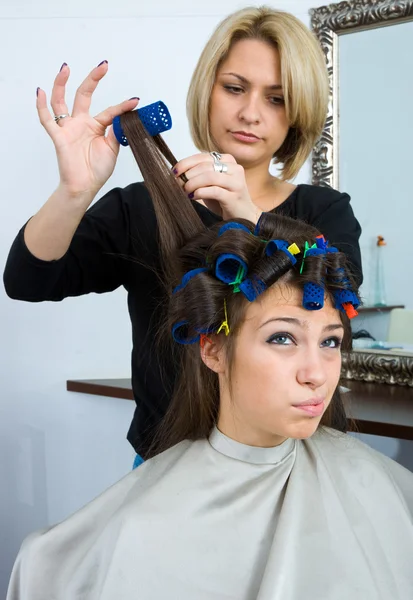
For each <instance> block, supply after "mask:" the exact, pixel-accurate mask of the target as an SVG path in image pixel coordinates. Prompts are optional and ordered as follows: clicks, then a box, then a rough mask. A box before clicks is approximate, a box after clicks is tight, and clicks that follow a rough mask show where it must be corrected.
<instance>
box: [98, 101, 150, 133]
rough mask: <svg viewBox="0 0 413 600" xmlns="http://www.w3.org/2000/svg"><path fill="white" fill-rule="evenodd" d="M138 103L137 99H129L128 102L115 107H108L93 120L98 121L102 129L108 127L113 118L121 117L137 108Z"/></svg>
mask: <svg viewBox="0 0 413 600" xmlns="http://www.w3.org/2000/svg"><path fill="white" fill-rule="evenodd" d="M138 103H139V98H131V99H130V100H125V101H124V102H121V103H120V104H117V105H116V106H110V107H109V108H107V109H106V110H104V111H102V112H101V113H99V114H98V115H96V117H95V120H96V121H98V122H99V123H100V124H101V125H103V126H104V127H109V125H111V124H112V121H113V119H114V118H115V117H117V116H119V115H123V114H124V113H126V112H129V111H131V110H133V109H134V108H136V107H137V105H138Z"/></svg>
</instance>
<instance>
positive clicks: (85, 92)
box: [72, 60, 108, 117]
mask: <svg viewBox="0 0 413 600" xmlns="http://www.w3.org/2000/svg"><path fill="white" fill-rule="evenodd" d="M107 72H108V61H107V60H104V61H102V62H101V63H100V64H99V65H98V66H97V67H95V68H94V69H92V71H91V72H90V73H89V75H88V76H87V77H86V79H85V80H84V81H83V82H82V83H81V84H80V86H79V87H78V89H77V91H76V95H75V101H74V103H73V112H72V116H73V117H76V116H77V115H81V114H88V113H89V109H90V105H91V102H92V96H93V92H94V91H95V90H96V88H97V86H98V84H99V81H100V80H101V79H103V77H104V76H105V75H106V73H107Z"/></svg>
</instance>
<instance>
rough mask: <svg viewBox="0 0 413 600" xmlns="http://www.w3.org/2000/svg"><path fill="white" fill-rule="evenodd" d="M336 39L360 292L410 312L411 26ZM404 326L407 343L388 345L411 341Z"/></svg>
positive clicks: (344, 184) (343, 174)
mask: <svg viewBox="0 0 413 600" xmlns="http://www.w3.org/2000/svg"><path fill="white" fill-rule="evenodd" d="M338 39H339V81H338V85H339V97H338V101H339V122H338V139H339V161H338V166H339V186H340V189H341V190H345V191H346V192H348V193H349V194H350V196H351V197H352V203H353V209H354V211H355V213H356V215H357V218H358V220H359V221H360V224H361V226H362V230H363V233H362V236H361V239H360V247H361V251H362V256H363V269H364V284H363V286H362V290H361V293H362V296H363V298H364V302H365V304H367V305H369V306H373V305H375V306H377V305H379V306H380V305H383V304H385V305H405V306H406V308H408V309H409V308H410V309H413V278H412V277H411V274H412V262H411V256H412V249H411V231H412V229H411V228H412V221H413V202H412V195H413V193H412V184H411V175H412V170H413V161H412V159H413V149H412V139H413V113H412V109H411V102H412V101H411V98H412V95H413V69H412V68H411V65H410V64H409V63H410V61H411V56H412V54H413V22H405V23H399V24H395V25H393V26H391V27H379V28H375V29H369V30H367V31H356V32H354V33H349V34H346V35H340V36H339V38H338ZM378 236H381V237H382V238H384V241H381V240H380V241H379V242H378V239H380V238H378ZM390 318H391V317H390ZM400 318H401V316H400V315H399V320H400ZM406 325H407V326H409V325H410V327H411V332H410V333H411V336H410V337H409V336H406V335H405V334H406V332H405V331H404V332H403V326H402V325H401V324H400V326H399V331H400V333H401V334H403V337H404V340H402V339H398V340H396V339H393V340H391V341H393V342H397V341H398V342H402V341H406V342H407V341H411V343H412V344H413V318H412V317H410V318H409V319H406Z"/></svg>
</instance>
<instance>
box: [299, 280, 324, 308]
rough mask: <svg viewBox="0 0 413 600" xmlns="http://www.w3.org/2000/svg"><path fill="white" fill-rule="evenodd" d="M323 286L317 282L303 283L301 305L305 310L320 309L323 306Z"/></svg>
mask: <svg viewBox="0 0 413 600" xmlns="http://www.w3.org/2000/svg"><path fill="white" fill-rule="evenodd" d="M324 293H325V292H324V288H323V287H322V286H321V285H318V284H317V283H312V282H308V283H306V284H305V285H304V293H303V307H304V308H305V309H306V310H320V309H321V308H323V306H324Z"/></svg>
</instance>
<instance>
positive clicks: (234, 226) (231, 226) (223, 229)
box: [218, 221, 251, 237]
mask: <svg viewBox="0 0 413 600" xmlns="http://www.w3.org/2000/svg"><path fill="white" fill-rule="evenodd" d="M230 229H241V230H242V231H246V232H247V233H251V231H250V230H249V229H248V227H246V226H245V225H242V223H235V222H234V221H231V222H230V223H225V225H223V226H222V227H221V228H220V230H219V231H218V237H220V236H221V235H222V234H223V233H225V232H226V231H229V230H230Z"/></svg>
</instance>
